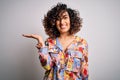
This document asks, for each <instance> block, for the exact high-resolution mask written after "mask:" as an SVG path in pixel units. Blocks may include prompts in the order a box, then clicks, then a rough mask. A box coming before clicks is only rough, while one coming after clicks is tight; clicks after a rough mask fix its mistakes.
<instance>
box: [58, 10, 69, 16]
mask: <svg viewBox="0 0 120 80" xmlns="http://www.w3.org/2000/svg"><path fill="white" fill-rule="evenodd" d="M58 16H59V17H64V16H69V14H68V12H67V11H61V12H60V13H59V15H58Z"/></svg>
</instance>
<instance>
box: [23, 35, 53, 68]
mask: <svg viewBox="0 0 120 80" xmlns="http://www.w3.org/2000/svg"><path fill="white" fill-rule="evenodd" d="M23 36H24V37H27V38H32V39H35V40H37V42H38V44H37V45H36V47H37V49H38V53H39V59H40V62H41V65H42V66H43V67H44V68H45V69H46V70H50V68H51V65H52V60H51V58H50V56H49V54H48V47H47V46H45V44H44V41H43V39H42V37H41V36H40V35H37V34H23Z"/></svg>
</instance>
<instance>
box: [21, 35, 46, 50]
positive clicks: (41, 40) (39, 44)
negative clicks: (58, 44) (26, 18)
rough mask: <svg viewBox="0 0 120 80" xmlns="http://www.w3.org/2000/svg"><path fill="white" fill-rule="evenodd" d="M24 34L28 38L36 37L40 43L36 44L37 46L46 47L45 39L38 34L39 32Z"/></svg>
mask: <svg viewBox="0 0 120 80" xmlns="http://www.w3.org/2000/svg"><path fill="white" fill-rule="evenodd" d="M23 36H24V37H27V38H33V39H36V40H37V41H38V44H37V46H36V47H37V48H39V47H44V41H43V39H42V37H41V36H40V35H37V34H23Z"/></svg>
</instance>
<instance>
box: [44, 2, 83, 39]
mask: <svg viewBox="0 0 120 80" xmlns="http://www.w3.org/2000/svg"><path fill="white" fill-rule="evenodd" d="M63 11H67V12H68V14H69V17H70V30H69V33H70V34H75V33H77V32H78V31H80V29H81V27H82V18H80V16H79V12H78V11H76V10H73V9H71V8H67V5H66V4H62V3H58V4H57V5H56V6H54V7H53V8H52V9H51V10H49V11H48V13H47V14H46V15H45V16H44V19H43V26H44V28H45V32H46V34H47V35H48V36H49V37H51V38H56V37H59V36H60V32H59V31H58V29H57V27H56V20H57V19H58V18H59V14H60V13H61V12H63Z"/></svg>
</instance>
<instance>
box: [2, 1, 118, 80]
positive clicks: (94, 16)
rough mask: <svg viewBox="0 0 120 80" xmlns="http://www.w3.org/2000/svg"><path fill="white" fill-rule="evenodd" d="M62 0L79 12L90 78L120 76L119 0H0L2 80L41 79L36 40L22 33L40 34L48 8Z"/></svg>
mask: <svg viewBox="0 0 120 80" xmlns="http://www.w3.org/2000/svg"><path fill="white" fill-rule="evenodd" d="M58 2H63V3H66V4H67V5H68V7H71V8H73V9H76V10H78V11H79V12H80V16H81V17H82V18H83V27H82V29H81V31H80V32H79V33H77V34H76V35H78V36H80V37H83V38H85V39H86V40H87V42H88V45H89V74H90V80H120V64H119V61H120V58H119V56H120V32H119V30H120V15H119V14H120V1H119V0H43V1H41V0H0V80H42V78H43V75H44V69H43V68H42V67H41V65H40V62H39V58H38V53H37V49H36V48H35V45H36V44H37V42H36V41H35V40H32V39H27V38H24V37H22V34H31V33H32V34H40V35H41V36H42V37H43V39H44V40H45V39H46V38H47V37H48V36H47V35H46V34H45V32H44V28H43V25H42V19H43V17H44V15H45V14H46V13H47V11H48V10H50V9H51V7H52V6H53V5H56V4H57V3H58Z"/></svg>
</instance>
